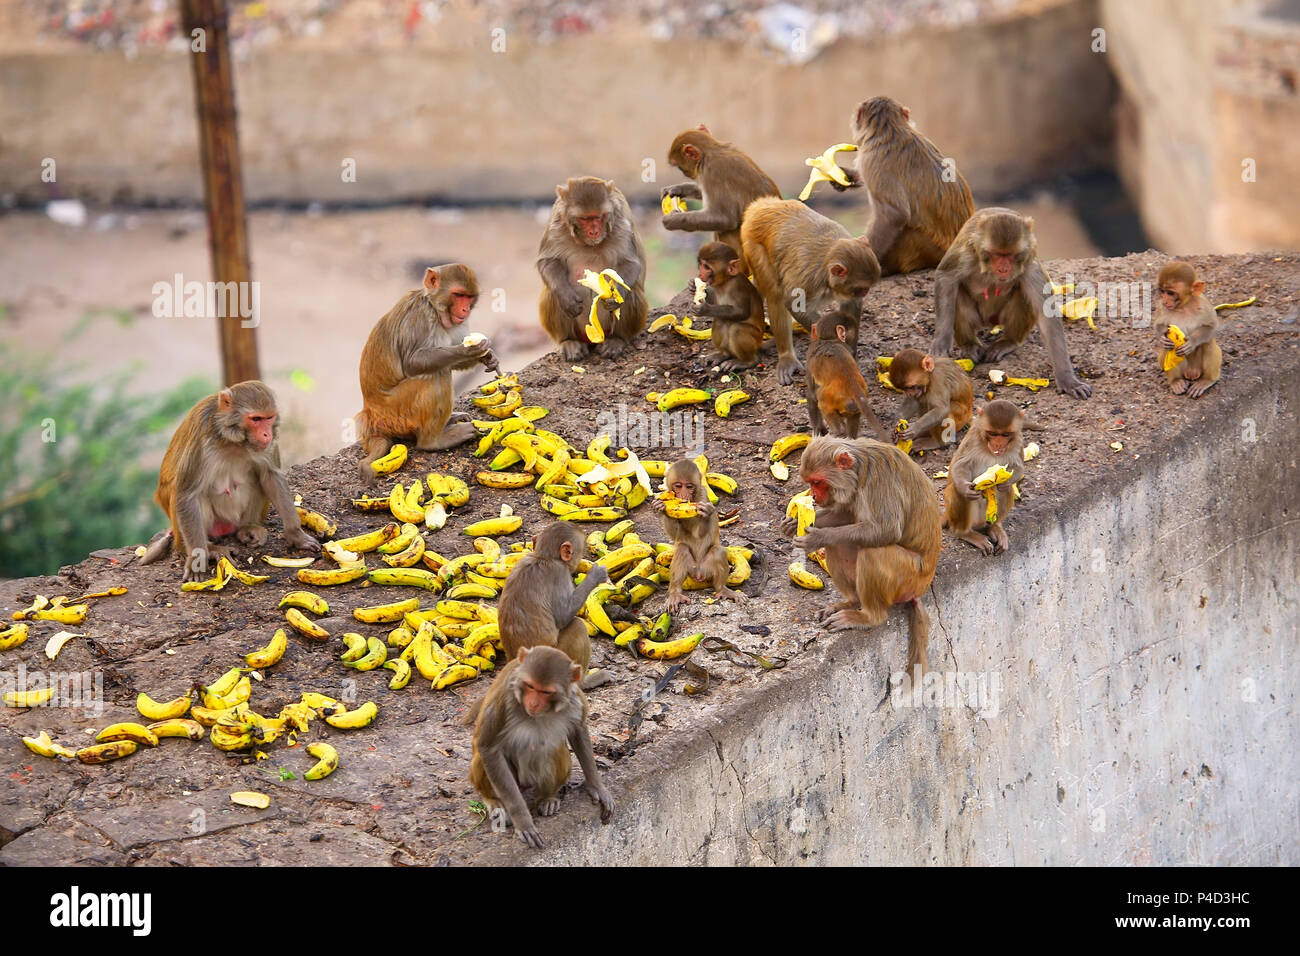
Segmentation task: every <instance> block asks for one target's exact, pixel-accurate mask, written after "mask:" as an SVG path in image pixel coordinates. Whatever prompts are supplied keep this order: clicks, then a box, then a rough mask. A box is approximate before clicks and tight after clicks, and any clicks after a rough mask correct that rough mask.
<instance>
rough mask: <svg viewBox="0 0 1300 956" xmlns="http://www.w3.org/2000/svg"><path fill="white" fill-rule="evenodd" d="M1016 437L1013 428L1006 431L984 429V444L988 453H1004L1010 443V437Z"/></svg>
mask: <svg viewBox="0 0 1300 956" xmlns="http://www.w3.org/2000/svg"><path fill="white" fill-rule="evenodd" d="M1015 437H1016V431H1015V429H1014V428H1013V429H1010V430H1008V431H999V430H997V429H994V428H986V429H985V430H984V444H985V445H986V446H987V447H988V450H989V454H990V455H1004V454H1006V451H1007V446H1008V445H1010V444H1011V439H1013V438H1015Z"/></svg>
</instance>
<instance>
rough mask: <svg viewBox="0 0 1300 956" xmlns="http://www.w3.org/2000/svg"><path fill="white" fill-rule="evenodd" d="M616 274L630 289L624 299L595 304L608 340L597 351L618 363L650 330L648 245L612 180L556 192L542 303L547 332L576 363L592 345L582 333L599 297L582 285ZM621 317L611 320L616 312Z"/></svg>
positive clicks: (581, 180)
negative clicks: (587, 277) (590, 276)
mask: <svg viewBox="0 0 1300 956" xmlns="http://www.w3.org/2000/svg"><path fill="white" fill-rule="evenodd" d="M588 269H590V270H591V271H592V272H597V273H599V272H603V271H604V270H605V269H613V270H614V271H615V272H617V273H618V275H619V277H620V278H621V279H622V280H623V281H624V282H626V283H627V284H628V288H626V289H624V288H622V287H621V286H620V287H619V293H620V294H621V295H622V296H623V302H622V303H618V302H616V301H615V300H614V299H613V298H612V297H611V298H608V299H602V300H601V301H600V304H599V305H598V306H597V313H596V315H597V319H598V321H599V322H600V327H601V328H602V329H603V330H604V333H605V341H603V342H601V343H600V344H599V345H598V346H597V347H596V351H597V353H599V354H600V355H601V356H602V357H604V358H611V359H612V358H618V356H620V355H622V354H623V352H624V350H625V349H626V348H627V346H628V343H629V342H631V341H632V339H633V338H634V337H635V336H636V334H637V333H638V332H640V331H641V330H642V329H644V328H645V320H646V312H647V311H648V309H649V305H648V302H647V299H646V295H645V247H643V246H642V245H641V238H640V236H638V235H637V232H636V226H635V224H634V223H633V221H632V210H631V208H630V207H629V206H628V204H627V200H626V199H624V198H623V193H622V192H620V191H619V189H618V187H617V186H615V185H614V184H613V183H612V182H610V181H609V180H607V179H599V178H597V177H595V176H583V177H578V178H574V179H570V180H569V181H568V182H567V183H566V184H565V185H563V186H556V187H555V204H554V205H553V206H552V207H551V218H550V220H549V221H548V222H547V224H546V231H545V232H544V233H543V234H542V244H541V247H540V248H539V249H538V250H537V271H538V272H539V273H540V274H541V277H542V294H541V298H540V299H539V300H538V309H539V311H540V315H541V320H542V327H543V328H544V329H546V333H547V334H548V335H549V336H550V337H551V339H552V340H553V341H554V342H556V344H558V345H559V347H560V357H561V358H562V359H564V361H566V362H577V361H579V360H580V359H582V357H583V356H585V355H586V354H587V351H588V348H589V347H590V344H591V343H590V342H589V341H588V338H587V333H586V332H584V331H583V329H584V327H585V326H586V325H587V323H588V320H589V318H590V316H591V302H592V299H593V298H594V297H595V293H594V292H593V291H592V290H591V289H588V288H587V287H586V286H582V285H578V280H579V279H581V278H582V277H583V274H584V273H585V272H586V270H588ZM615 309H617V310H618V313H619V317H618V321H617V322H616V321H615V320H614V310H615Z"/></svg>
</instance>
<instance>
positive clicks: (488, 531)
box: [462, 515, 524, 537]
mask: <svg viewBox="0 0 1300 956" xmlns="http://www.w3.org/2000/svg"><path fill="white" fill-rule="evenodd" d="M523 523H524V519H523V518H522V517H520V516H519V515H510V516H509V517H507V518H487V519H485V520H483V521H475V522H474V523H473V524H468V525H466V526H465V527H464V528H463V529H462V530H463V531H464V532H465V534H469V535H474V536H475V537H477V536H478V535H501V534H514V533H515V532H516V531H518V530H519V529H520V528H521V527H523Z"/></svg>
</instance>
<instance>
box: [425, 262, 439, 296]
mask: <svg viewBox="0 0 1300 956" xmlns="http://www.w3.org/2000/svg"><path fill="white" fill-rule="evenodd" d="M438 281H439V280H438V270H437V269H435V268H433V266H430V267H429V268H427V269H425V270H424V287H425V288H426V289H428V290H429V291H430V292H433V291H434V290H435V289H437V288H438Z"/></svg>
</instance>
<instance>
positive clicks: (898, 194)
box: [832, 96, 975, 275]
mask: <svg viewBox="0 0 1300 956" xmlns="http://www.w3.org/2000/svg"><path fill="white" fill-rule="evenodd" d="M911 120H912V114H911V112H910V111H909V110H908V108H907V107H906V106H900V105H899V104H898V103H897V102H896V101H894V100H892V99H890V98H889V97H888V96H873V97H872V98H871V99H869V100H864V101H863V102H862V103H859V104H858V108H857V110H855V111H854V114H853V133H852V135H853V141H854V142H855V143H857V144H858V153H857V157H856V158H857V171H856V173H854V174H852V175H850V177H849V179H850V181H851V184H852V185H854V186H862V185H865V186H866V187H867V192H868V194H869V196H870V199H871V222H870V224H869V225H868V226H867V239H868V240H869V241H870V242H871V248H872V249H874V250H875V252H876V258H877V259H879V260H880V271H881V273H882V274H883V275H893V274H894V273H896V272H915V271H916V270H917V269H931V268H933V267H934V266H937V265H938V264H939V262H940V260H942V259H943V254H944V253H945V252H947V251H948V247H949V246H950V245H952V241H953V239H955V238H956V236H957V233H958V232H959V231H960V230H961V227H962V225H963V224H964V223H965V222H966V220H967V219H969V218H970V216H971V213H973V212H974V211H975V203H974V201H973V200H972V199H971V194H970V187H969V186H967V185H966V180H965V179H964V178H963V177H962V175H961V173H959V172H957V170H956V168H955V167H951V168H950V167H949V166H946V165H945V162H944V157H943V154H941V153H940V152H939V150H938V149H936V148H935V145H934V143H932V142H930V141H929V140H928V139H926V138H925V137H924V136H922V135H921V134H920V133H919V132H917V130H916V127H915V126H913V125H912V122H911ZM832 185H834V186H835V188H836V189H841V190H842V189H843V188H844V187H843V186H840V185H838V184H835V183H833V184H832Z"/></svg>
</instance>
